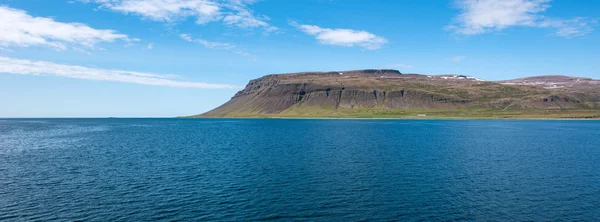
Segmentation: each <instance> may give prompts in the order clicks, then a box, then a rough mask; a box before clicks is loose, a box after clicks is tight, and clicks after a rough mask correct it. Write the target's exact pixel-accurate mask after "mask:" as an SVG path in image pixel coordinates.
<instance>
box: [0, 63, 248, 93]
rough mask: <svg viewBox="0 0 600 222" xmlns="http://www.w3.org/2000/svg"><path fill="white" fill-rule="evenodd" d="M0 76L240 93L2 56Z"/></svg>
mask: <svg viewBox="0 0 600 222" xmlns="http://www.w3.org/2000/svg"><path fill="white" fill-rule="evenodd" d="M0 73H7V74H20V75H35V76H57V77H65V78H73V79H85V80H97V81H111V82H123V83H133V84H141V85H152V86H168V87H179V88H203V89H239V88H240V87H239V86H234V85H228V84H213V83H204V82H191V81H178V80H173V79H172V78H173V77H175V75H161V74H154V73H145V72H134V71H124V70H113V69H97V68H89V67H83V66H75V65H62V64H56V63H52V62H46V61H31V60H24V59H14V58H9V57H3V56H0Z"/></svg>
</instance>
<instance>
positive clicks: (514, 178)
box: [0, 118, 600, 221]
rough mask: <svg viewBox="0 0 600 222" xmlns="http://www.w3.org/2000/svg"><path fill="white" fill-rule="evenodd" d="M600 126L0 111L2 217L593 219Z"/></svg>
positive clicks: (598, 205)
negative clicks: (8, 115)
mask: <svg viewBox="0 0 600 222" xmlns="http://www.w3.org/2000/svg"><path fill="white" fill-rule="evenodd" d="M598 220H600V121H569V120H565V121H562V120H370V119H361V120H351V119H119V118H113V119H0V221H598Z"/></svg>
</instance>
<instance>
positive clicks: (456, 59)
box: [448, 56, 467, 62]
mask: <svg viewBox="0 0 600 222" xmlns="http://www.w3.org/2000/svg"><path fill="white" fill-rule="evenodd" d="M466 58H467V57H466V56H453V57H450V58H448V60H450V61H452V62H462V61H463V60H465V59H466Z"/></svg>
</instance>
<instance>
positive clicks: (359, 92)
mask: <svg viewBox="0 0 600 222" xmlns="http://www.w3.org/2000/svg"><path fill="white" fill-rule="evenodd" d="M599 111H600V80H594V79H591V78H583V77H568V76H559V75H548V76H533V77H525V78H519V79H513V80H502V81H485V80H483V79H479V78H476V77H471V76H466V75H459V74H443V75H424V74H403V73H401V72H400V71H398V70H393V69H366V70H349V71H330V72H298V73H289V74H270V75H266V76H263V77H260V78H258V79H253V80H250V81H249V83H248V84H247V85H246V87H245V88H244V89H243V90H240V91H239V92H238V93H236V94H235V95H234V96H233V97H232V98H231V100H230V101H228V102H226V103H225V104H223V105H221V106H219V107H217V108H215V109H213V110H211V111H208V112H206V113H203V114H200V115H196V116H192V117H392V118H393V117H415V116H430V117H443V118H449V117H475V118H477V117H492V118H494V117H497V118H519V117H540V118H544V117H548V118H553V117H556V118H563V117H565V118H598V117H600V112H599Z"/></svg>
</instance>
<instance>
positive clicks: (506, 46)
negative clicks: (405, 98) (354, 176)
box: [0, 0, 600, 117]
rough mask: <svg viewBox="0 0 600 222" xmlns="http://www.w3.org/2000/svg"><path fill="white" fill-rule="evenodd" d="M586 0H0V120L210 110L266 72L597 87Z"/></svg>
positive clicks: (596, 5) (595, 44) (598, 46)
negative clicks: (396, 73)
mask: <svg viewBox="0 0 600 222" xmlns="http://www.w3.org/2000/svg"><path fill="white" fill-rule="evenodd" d="M599 10H600V1H594V0H448V1H442V0H439V1H438V0H435V1H434V0H428V1H416V0H415V1H408V0H402V1H392V0H379V1H378V0H344V1H342V0H286V1H282V0H0V32H1V33H0V103H1V107H2V109H0V117H108V116H116V117H170V116H179V115H191V114H197V113H202V112H204V111H208V110H210V109H212V108H214V107H216V106H218V105H220V104H222V103H224V102H226V101H227V100H228V99H229V98H230V97H231V96H233V95H234V94H235V93H236V92H237V91H238V90H239V89H241V88H242V87H243V86H244V85H245V84H246V83H247V82H248V80H250V79H254V78H258V77H260V76H263V75H266V74H272V73H286V72H299V71H332V70H351V69H365V68H392V69H398V70H400V71H401V72H404V73H423V74H450V73H452V74H457V73H458V74H464V75H470V76H476V77H479V78H483V79H486V80H501V79H511V78H518V77H524V76H534V75H548V74H561V75H569V76H583V77H592V78H596V79H600V72H599V71H598V70H600V53H598V52H600V34H599V33H598V31H596V30H595V29H597V27H598V23H599V21H600V15H599V14H598V11H599Z"/></svg>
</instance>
